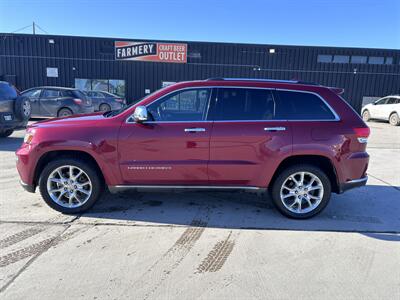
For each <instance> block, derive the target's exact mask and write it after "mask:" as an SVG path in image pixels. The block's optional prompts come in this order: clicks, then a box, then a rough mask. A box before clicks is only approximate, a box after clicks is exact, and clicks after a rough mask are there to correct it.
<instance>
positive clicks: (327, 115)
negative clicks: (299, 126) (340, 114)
mask: <svg viewBox="0 0 400 300" xmlns="http://www.w3.org/2000/svg"><path fill="white" fill-rule="evenodd" d="M277 94H278V96H279V100H280V102H279V107H277V119H282V120H334V119H335V115H334V114H333V113H332V111H331V110H330V109H329V107H328V106H327V105H326V104H325V103H324V101H322V99H321V98H319V97H318V96H317V95H314V94H311V93H303V92H294V91H293V92H292V91H277Z"/></svg>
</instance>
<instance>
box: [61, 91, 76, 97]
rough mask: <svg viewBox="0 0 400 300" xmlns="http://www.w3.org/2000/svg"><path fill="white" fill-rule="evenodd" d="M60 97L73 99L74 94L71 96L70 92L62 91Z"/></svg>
mask: <svg viewBox="0 0 400 300" xmlns="http://www.w3.org/2000/svg"><path fill="white" fill-rule="evenodd" d="M61 95H62V97H74V94H72V92H71V91H62V92H61Z"/></svg>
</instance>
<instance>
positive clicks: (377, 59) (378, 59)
mask: <svg viewBox="0 0 400 300" xmlns="http://www.w3.org/2000/svg"><path fill="white" fill-rule="evenodd" d="M383 60H384V57H382V56H370V57H369V59H368V63H369V64H372V65H382V64H383Z"/></svg>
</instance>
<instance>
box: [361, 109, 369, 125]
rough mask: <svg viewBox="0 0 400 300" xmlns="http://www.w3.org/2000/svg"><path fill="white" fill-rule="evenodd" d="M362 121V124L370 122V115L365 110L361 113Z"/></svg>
mask: <svg viewBox="0 0 400 300" xmlns="http://www.w3.org/2000/svg"><path fill="white" fill-rule="evenodd" d="M362 119H363V121H364V122H368V121H369V120H371V115H370V113H369V111H368V110H367V109H366V110H364V111H363V113H362Z"/></svg>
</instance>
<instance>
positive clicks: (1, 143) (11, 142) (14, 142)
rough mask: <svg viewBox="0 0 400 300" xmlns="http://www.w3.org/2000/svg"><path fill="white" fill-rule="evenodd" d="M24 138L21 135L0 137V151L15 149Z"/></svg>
mask: <svg viewBox="0 0 400 300" xmlns="http://www.w3.org/2000/svg"><path fill="white" fill-rule="evenodd" d="M23 141H24V138H22V137H13V136H11V137H6V138H0V151H12V152H14V151H16V150H17V149H18V148H19V146H21V144H22V142H23Z"/></svg>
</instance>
